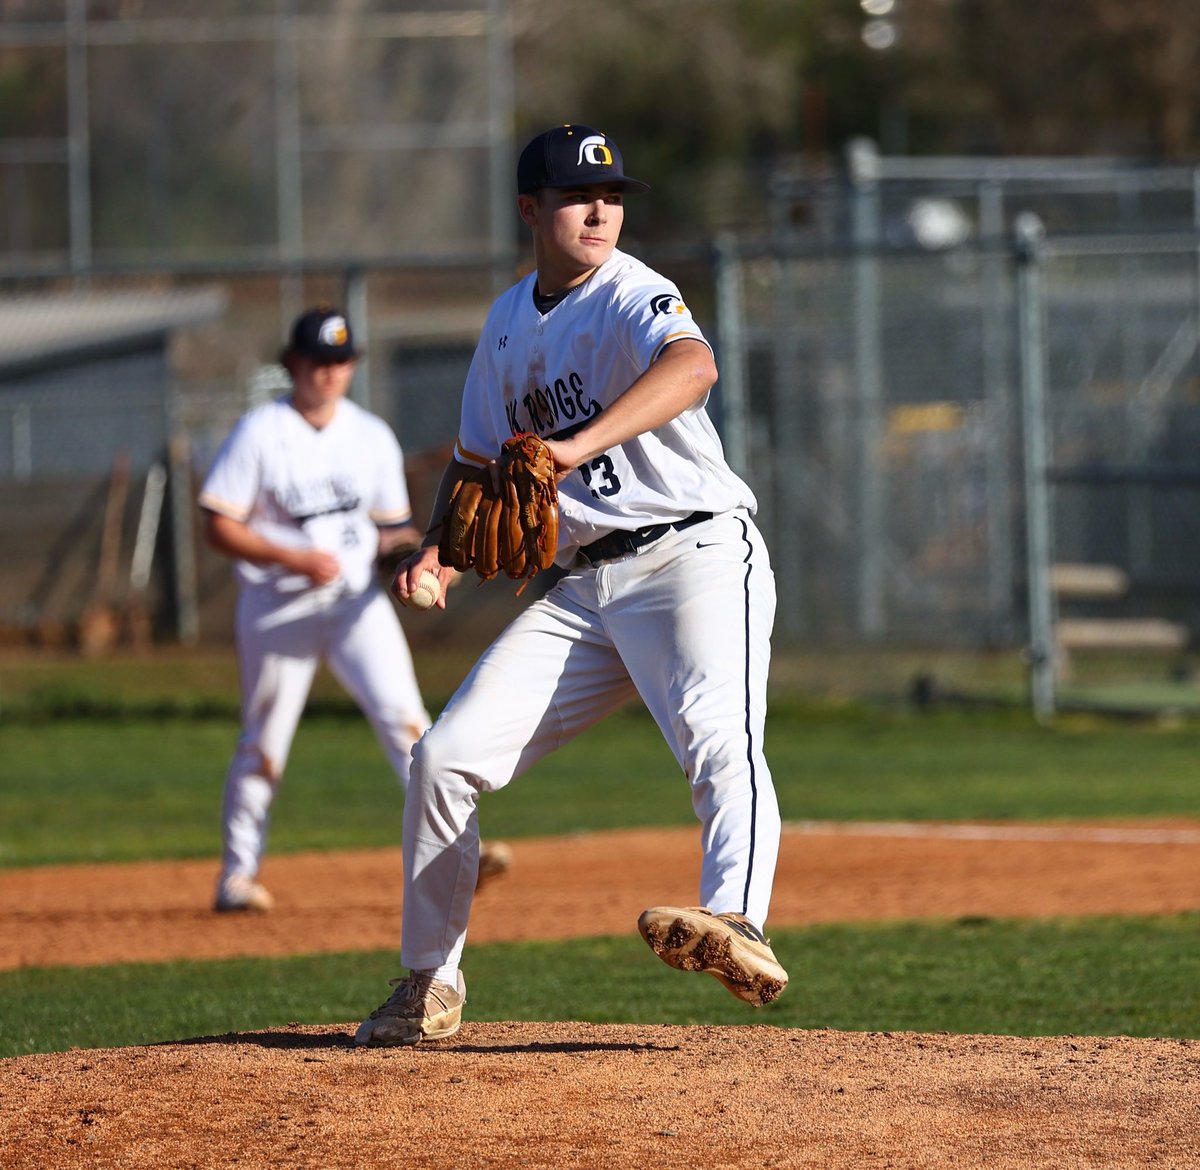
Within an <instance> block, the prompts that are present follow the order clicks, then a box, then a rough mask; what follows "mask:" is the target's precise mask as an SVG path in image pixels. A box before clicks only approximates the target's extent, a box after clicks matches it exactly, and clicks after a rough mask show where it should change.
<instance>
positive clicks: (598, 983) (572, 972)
mask: <svg viewBox="0 0 1200 1170" xmlns="http://www.w3.org/2000/svg"><path fill="white" fill-rule="evenodd" d="M1198 927H1200V918H1198V917H1197V915H1195V914H1191V915H1179V916H1174V917H1165V918H1146V919H1143V918H1125V917H1105V918H1085V919H1057V920H1046V921H1038V922H1021V921H1008V920H983V921H974V920H972V921H964V922H935V923H892V924H883V925H869V926H845V925H839V926H820V927H812V928H808V929H804V930H779V931H776V932H774V937H773V942H774V945H775V950H776V953H777V954H778V955H779V957H780V960H781V961H782V962H783V963H784V964H785V965H786V966H787V967H788V968H789V970H790V972H791V977H792V983H791V986H790V987H789V989H788V990H787V992H786V993H785V994H784V995H783V997H782V998H781V999H779V1000H778V1001H776V1002H775V1003H774V1004H771V1005H769V1006H768V1007H766V1008H763V1009H757V1010H756V1009H752V1008H749V1007H747V1006H746V1005H744V1004H741V1003H739V1002H738V1001H737V1000H735V999H734V998H733V997H732V996H730V995H729V993H728V992H726V991H725V990H724V988H722V987H721V986H720V985H719V984H718V983H717V982H716V980H714V979H712V978H711V977H709V976H705V975H685V974H681V973H680V972H677V971H672V970H670V969H669V968H667V967H666V966H665V965H664V964H662V963H660V962H659V961H658V960H657V959H655V958H654V956H653V955H651V954H650V953H649V951H648V950H647V949H646V947H645V946H644V945H643V943H642V942H641V940H640V939H639V938H637V937H636V935H633V936H628V937H622V938H602V939H584V940H574V941H570V942H558V943H546V942H537V943H508V944H496V945H491V946H480V947H472V948H471V949H470V951H469V952H468V955H467V958H466V962H465V964H464V970H465V971H466V972H467V977H468V979H469V982H470V992H469V994H470V999H469V1009H468V1012H467V1019H468V1020H480V1021H483V1020H532V1021H536V1020H581V1021H592V1022H597V1023H613V1022H630V1023H646V1024H717V1025H738V1024H769V1025H773V1026H777V1027H786V1028H825V1027H828V1028H838V1029H847V1030H851V1031H919V1032H938V1031H948V1032H976V1033H978V1032H984V1033H993V1034H1007V1035H1029V1036H1034V1035H1131V1036H1177V1037H1192V1038H1196V1037H1200V1000H1198V999H1197V996H1196V994H1195V988H1196V986H1197V985H1198V983H1200V949H1198V948H1197V947H1196V946H1195V939H1196V932H1197V928H1198ZM395 964H396V958H395V955H394V954H391V953H387V952H378V951H376V952H368V953H364V954H353V955H346V954H342V955H328V956H316V957H312V956H309V957H299V958H286V959H261V960H250V959H240V960H225V961H220V962H203V963H200V962H177V963H164V964H159V965H140V964H127V965H120V966H111V967H96V968H64V967H59V968H43V969H37V970H23V971H14V972H8V973H5V974H0V1056H14V1055H19V1054H22V1053H27V1052H48V1051H61V1050H65V1049H68V1048H71V1047H85V1048H99V1047H113V1046H119V1045H128V1044H145V1043H153V1042H156V1041H167V1040H183V1039H188V1038H193V1037H200V1036H219V1035H222V1034H224V1033H228V1032H238V1033H247V1032H260V1031H269V1030H271V1029H274V1028H279V1027H280V1026H282V1025H284V1024H286V1023H289V1022H292V1021H295V1022H298V1023H309V1024H347V1025H351V1026H353V1025H354V1024H355V1023H357V1021H358V1020H359V1019H360V1018H361V1017H362V1016H363V1015H365V1014H366V1013H367V1012H368V1011H369V1010H370V1009H371V1008H373V1007H374V1006H375V1005H376V1004H377V1003H379V1002H380V1001H381V1000H382V999H383V998H385V997H386V995H387V990H388V989H387V979H388V978H389V977H390V976H391V975H393V974H395V972H396V969H397V968H396V965H395Z"/></svg>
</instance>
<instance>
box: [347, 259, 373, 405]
mask: <svg viewBox="0 0 1200 1170" xmlns="http://www.w3.org/2000/svg"><path fill="white" fill-rule="evenodd" d="M346 315H347V316H348V317H349V318H350V324H351V326H352V327H353V329H354V345H355V348H356V349H357V350H358V353H359V357H358V361H357V362H356V363H355V366H354V381H353V382H351V383H350V397H351V398H352V399H353V400H354V401H355V402H357V403H358V405H359V406H361V407H362V408H363V409H364V410H375V411H376V413H377V414H378V413H382V412H381V411H379V410H377V409H376V405H375V401H374V393H373V391H374V387H373V386H372V385H371V354H370V345H369V343H370V339H371V323H370V319H369V312H368V304H367V278H366V275H365V274H364V273H363V270H362V269H361V268H357V267H356V268H351V269H349V270H348V271H347V273H346Z"/></svg>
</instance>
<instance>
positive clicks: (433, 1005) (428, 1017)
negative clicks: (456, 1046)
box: [354, 971, 467, 1048]
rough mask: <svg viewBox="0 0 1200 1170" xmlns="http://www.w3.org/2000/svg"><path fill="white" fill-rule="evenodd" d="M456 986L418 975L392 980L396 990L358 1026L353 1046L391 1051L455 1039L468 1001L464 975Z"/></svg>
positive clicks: (428, 976)
mask: <svg viewBox="0 0 1200 1170" xmlns="http://www.w3.org/2000/svg"><path fill="white" fill-rule="evenodd" d="M457 984H458V985H457V986H456V987H451V986H450V984H449V983H443V982H442V981H441V980H440V979H434V978H433V977H432V976H430V975H418V974H417V973H416V972H415V971H414V972H413V973H412V974H411V975H408V976H406V977H401V978H399V979H393V980H391V985H392V986H393V987H394V988H395V989H396V990H395V991H393V992H392V994H391V995H390V996H389V997H388V999H387V1000H386V1002H384V1003H382V1004H380V1005H379V1007H377V1008H376V1009H375V1010H374V1011H373V1012H372V1013H371V1014H370V1015H369V1016H368V1017H367V1018H366V1019H365V1020H363V1022H362V1023H361V1024H359V1026H358V1031H357V1032H356V1033H355V1036H354V1043H355V1044H356V1045H358V1046H359V1047H360V1048H363V1047H366V1048H390V1047H392V1046H394V1045H400V1044H405V1045H407V1044H418V1043H420V1042H421V1041H422V1040H444V1039H446V1037H447V1036H453V1035H454V1033H455V1032H457V1031H458V1029H459V1027H460V1026H461V1024H462V1009H463V1004H464V1003H465V1002H466V1000H467V983H466V980H465V979H463V973H462V972H461V971H459V972H458V980H457Z"/></svg>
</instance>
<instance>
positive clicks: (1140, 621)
mask: <svg viewBox="0 0 1200 1170" xmlns="http://www.w3.org/2000/svg"><path fill="white" fill-rule="evenodd" d="M1190 637H1191V631H1190V630H1189V629H1188V627H1187V626H1185V625H1183V624H1182V623H1180V622H1171V621H1167V620H1166V619H1164V618H1060V619H1059V620H1058V622H1056V623H1055V626H1054V639H1055V642H1056V643H1057V644H1058V647H1059V649H1060V650H1161V651H1181V650H1183V649H1185V648H1186V646H1187V644H1188V641H1189V640H1190Z"/></svg>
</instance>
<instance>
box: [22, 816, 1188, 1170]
mask: <svg viewBox="0 0 1200 1170" xmlns="http://www.w3.org/2000/svg"><path fill="white" fill-rule="evenodd" d="M514 854H515V858H516V868H515V870H514V872H513V874H512V875H511V876H510V877H508V878H506V879H505V880H504V883H503V886H499V885H497V886H493V887H492V888H491V889H489V890H487V891H485V892H484V893H483V894H482V895H481V897H480V898H479V899H478V901H477V903H476V910H475V915H474V919H473V922H472V941H473V942H485V941H490V940H500V939H514V938H535V937H541V938H553V937H564V936H567V935H570V934H572V933H581V932H582V930H583V928H584V927H586V932H587V933H589V934H609V933H614V934H615V933H620V932H624V931H629V930H631V929H633V923H634V921H635V920H636V917H637V914H638V913H639V912H640V911H641V909H643V908H644V906H645V905H646V904H647V903H648V902H652V901H661V902H671V901H681V902H684V903H690V902H691V901H693V900H694V887H695V874H696V870H697V866H698V858H697V843H696V834H695V832H694V831H693V830H690V829H687V830H671V831H666V832H660V831H651V830H643V831H637V832H629V833H597V834H589V835H584V836H579V837H573V838H571V839H570V840H569V841H568V842H565V843H564V842H563V841H548V840H531V841H517V842H515V843H514ZM398 864H399V855H398V852H397V851H395V850H375V851H370V852H367V853H361V854H357V853H355V854H351V853H334V854H307V855H299V856H293V857H276V858H272V859H271V860H270V861H269V863H268V867H267V869H266V871H265V872H264V878H265V879H266V880H267V881H268V882H269V884H270V885H271V887H272V889H273V891H274V892H275V894H276V896H277V899H278V904H279V905H278V911H277V912H276V913H275V914H272V915H270V916H267V917H261V918H254V919H249V918H246V917H238V916H232V917H231V916H216V915H213V914H211V913H210V912H209V910H208V903H209V898H210V896H211V893H212V882H213V876H214V875H213V871H212V864H211V863H208V862H205V863H196V862H182V863H139V864H137V865H127V866H126V865H121V866H86V867H85V866H72V867H65V868H37V869H27V870H11V871H5V872H0V969H12V968H15V967H19V966H40V965H48V964H58V963H75V964H96V963H105V962H113V961H117V960H120V961H130V960H147V961H151V960H157V959H165V958H174V957H184V956H200V957H218V956H228V955H251V954H284V953H290V952H291V951H294V950H296V949H298V948H297V947H296V945H295V944H296V940H297V939H301V940H304V943H303V947H302V949H303V950H305V951H309V952H311V951H312V950H314V949H321V950H328V951H340V950H347V949H362V948H375V947H388V946H393V945H395V943H396V940H397V935H398V924H399V911H400V907H399V890H398V886H399V877H398ZM582 901H586V904H587V905H589V907H590V908H591V909H592V911H593V913H591V914H590V915H589V916H588V917H587V919H586V920H581V918H580V916H579V915H578V914H577V913H576V912H575V911H576V909H577V907H578V906H579V905H580V904H581V902H582ZM1197 907H1200V822H1180V821H1173V822H1161V823H1158V824H1147V823H1144V822H1139V823H1138V824H1137V825H1136V826H1125V827H1121V826H1111V825H1106V826H1095V827H1087V826H1080V827H1075V828H1066V827H1057V828H1046V827H1040V828H1039V827H1022V826H1005V827H988V826H973V827H964V826H941V827H938V826H924V827H920V828H917V827H912V826H908V827H906V826H889V825H875V826H827V825H809V826H791V827H789V830H788V832H787V833H786V835H785V838H784V848H783V852H782V855H781V863H780V870H779V878H778V882H777V889H776V898H775V902H774V905H773V912H772V920H771V924H770V925H774V926H784V925H798V924H803V923H810V922H832V921H853V920H867V919H896V918H920V917H948V916H949V917H954V916H962V915H1007V916H1040V915H1047V914H1090V913H1145V914H1157V913H1173V912H1177V911H1179V910H1184V909H1195V908H1197ZM797 993H802V989H800V988H793V989H790V991H789V994H797ZM353 1023H354V1022H341V1023H338V1024H331V1025H329V1026H328V1027H297V1026H289V1027H281V1028H279V1029H275V1030H272V1031H269V1032H262V1033H253V1034H243V1035H237V1036H226V1037H213V1038H198V1039H194V1040H187V1041H183V1042H180V1043H173V1044H160V1045H153V1046H148V1047H134V1048H125V1049H108V1050H99V1051H87V1052H82V1051H74V1052H70V1053H65V1054H50V1055H38V1056H29V1057H18V1058H12V1059H8V1060H4V1061H0V1149H3V1150H4V1151H5V1153H4V1157H3V1159H2V1162H3V1165H4V1166H6V1167H14V1168H15V1167H37V1168H38V1170H59V1168H60V1167H67V1166H79V1165H87V1166H97V1167H109V1166H111V1167H150V1166H153V1167H160V1166H162V1167H217V1166H233V1165H237V1166H243V1167H244V1166H251V1167H258V1166H283V1167H314V1168H315V1167H321V1168H326V1167H343V1166H344V1167H391V1166H396V1167H401V1166H404V1167H446V1168H449V1167H508V1166H529V1167H547V1168H549V1167H579V1168H589V1170H590V1168H597V1170H598V1168H601V1167H605V1168H607V1167H613V1168H622V1170H624V1168H641V1167H668V1166H671V1167H677V1166H680V1165H702V1166H705V1167H712V1168H724V1167H730V1168H737V1170H742V1168H745V1167H822V1168H824V1167H860V1166H861V1167H881V1168H882V1167H944V1166H951V1165H952V1166H955V1167H983V1166H988V1167H995V1166H1006V1167H1007V1166H1012V1167H1043V1166H1044V1167H1054V1168H1055V1170H1063V1168H1069V1167H1085V1166H1086V1167H1101V1166H1103V1167H1125V1166H1128V1167H1133V1166H1138V1167H1142V1166H1164V1167H1191V1166H1200V1137H1198V1136H1197V1135H1200V1091H1198V1090H1197V1087H1196V1086H1197V1085H1198V1084H1200V1043H1198V1042H1195V1041H1187V1040H1141V1039H1129V1038H1105V1039H1095V1038H1078V1037H1074V1038H1073V1037H1061V1038H1037V1039H1024V1038H1014V1037H988V1036H952V1035H948V1034H937V1035H918V1034H907V1033H895V1034H891V1033H882V1034H875V1033H871V1034H864V1033H843V1032H833V1031H803V1030H797V1029H780V1028H773V1027H770V1026H762V1025H759V1026H747V1027H739V1028H679V1027H649V1026H636V1027H633V1026H599V1025H591V1024H579V1023H555V1024H515V1023H495V1024H481V1023H471V1022H469V1021H468V1022H467V1023H465V1024H464V1026H463V1029H462V1031H461V1032H460V1033H459V1035H458V1036H457V1037H455V1038H454V1039H453V1040H450V1041H445V1042H442V1043H441V1044H437V1045H429V1046H425V1047H419V1048H416V1049H409V1050H392V1051H380V1052H367V1051H363V1052H359V1051H356V1050H354V1049H353V1047H352V1044H351V1035H352V1029H353Z"/></svg>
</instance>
